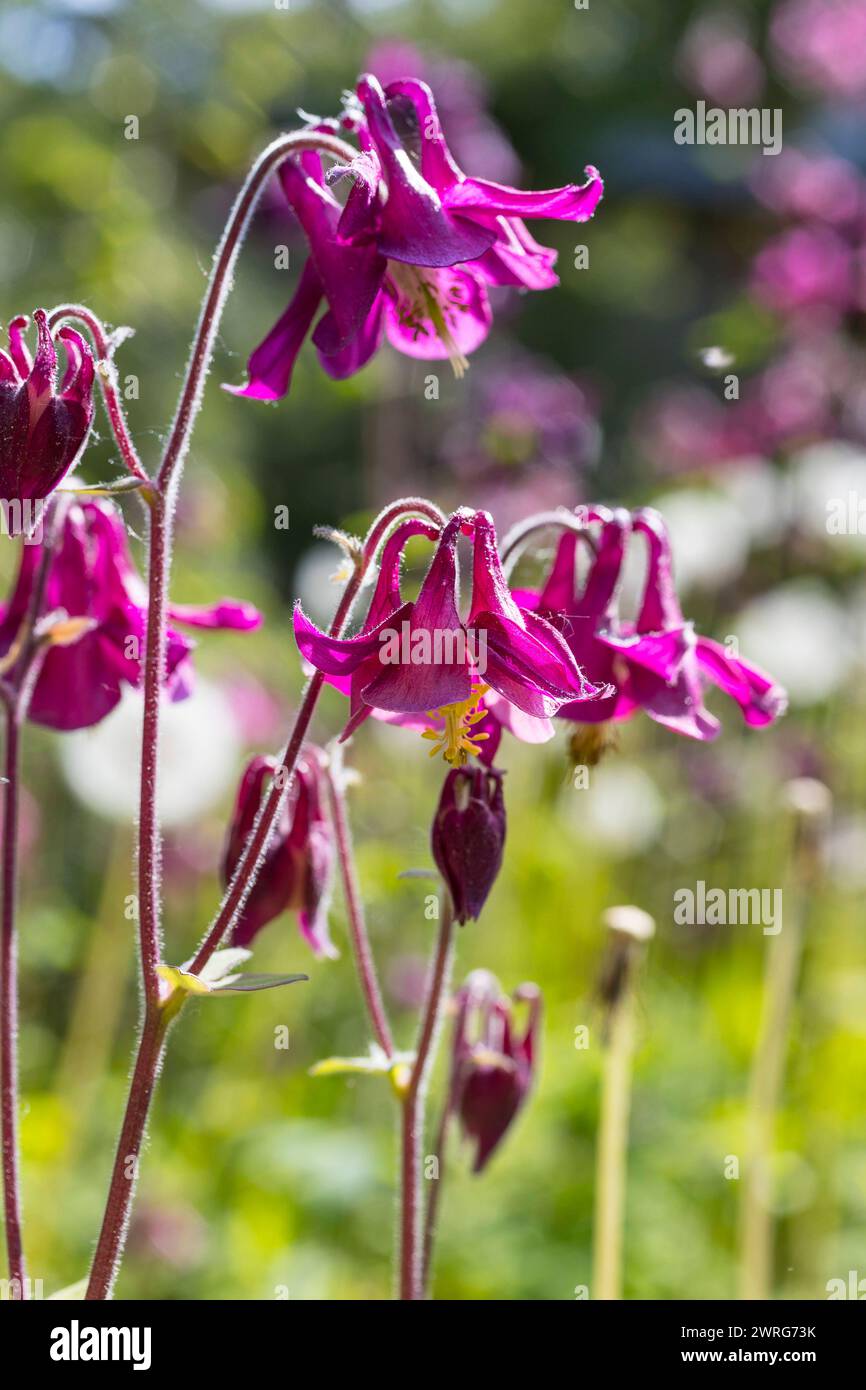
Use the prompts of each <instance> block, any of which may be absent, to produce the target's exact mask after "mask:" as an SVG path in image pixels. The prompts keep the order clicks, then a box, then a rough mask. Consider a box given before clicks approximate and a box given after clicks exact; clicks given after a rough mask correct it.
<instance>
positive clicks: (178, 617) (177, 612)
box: [168, 598, 263, 632]
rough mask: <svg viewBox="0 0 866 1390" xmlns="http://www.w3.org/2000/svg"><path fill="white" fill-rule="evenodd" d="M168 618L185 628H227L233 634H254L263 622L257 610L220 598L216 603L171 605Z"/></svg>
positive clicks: (246, 604)
mask: <svg viewBox="0 0 866 1390" xmlns="http://www.w3.org/2000/svg"><path fill="white" fill-rule="evenodd" d="M168 616H169V617H170V618H172V619H173V620H174V621H175V622H177V623H184V624H186V626H187V627H203V628H229V629H230V630H233V631H235V632H254V631H255V629H256V628H259V627H261V625H262V621H263V619H262V615H261V613H260V612H259V610H258V609H257V608H254V607H253V605H252V604H251V603H245V602H244V601H243V600H242V599H236V598H221V599H218V600H217V602H216V603H172V604H170V605H169V608H168Z"/></svg>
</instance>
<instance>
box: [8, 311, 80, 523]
mask: <svg viewBox="0 0 866 1390" xmlns="http://www.w3.org/2000/svg"><path fill="white" fill-rule="evenodd" d="M34 319H35V322H36V332H37V348H36V356H35V358H34V359H33V360H32V361H31V359H30V354H29V352H28V351H27V348H26V346H25V344H24V330H25V329H26V328H27V323H28V320H27V319H26V318H25V317H19V318H15V319H13V320H12V322H11V323H10V325H9V350H8V352H4V351H2V350H0V498H2V500H3V501H4V502H7V503H9V502H15V501H18V502H21V501H28V500H38V499H41V498H44V497H47V496H48V494H49V493H51V492H53V491H54V489H55V488H56V487H57V486H58V484H59V483H61V482H62V481H63V479H64V477H65V476H66V474H67V473H68V472H69V470H70V469H71V468H72V466H73V464H74V463H75V461H76V459H77V458H78V455H79V454H80V452H81V449H82V447H83V445H84V442H85V440H86V438H87V435H88V432H89V430H90V424H91V421H92V419H93V374H94V363H93V357H92V356H91V353H90V349H89V348H88V347H87V345H86V343H85V342H84V339H83V338H82V337H81V336H80V334H78V333H76V332H75V330H74V329H72V328H61V329H59V331H58V332H57V333H55V334H54V335H52V333H51V331H50V329H49V327H48V319H47V317H46V314H45V311H44V310H43V309H37V310H36V313H35V314H34ZM58 342H60V343H62V344H63V347H64V349H65V352H66V370H65V372H64V374H63V379H62V381H61V382H60V384H59V386H58V384H57V346H56V345H57V343H58Z"/></svg>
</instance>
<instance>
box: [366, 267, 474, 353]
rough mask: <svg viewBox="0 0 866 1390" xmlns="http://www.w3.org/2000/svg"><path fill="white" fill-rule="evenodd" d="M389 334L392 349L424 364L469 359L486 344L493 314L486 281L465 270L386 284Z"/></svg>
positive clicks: (390, 280) (392, 277) (421, 273)
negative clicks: (418, 359) (444, 360)
mask: <svg viewBox="0 0 866 1390" xmlns="http://www.w3.org/2000/svg"><path fill="white" fill-rule="evenodd" d="M386 288H387V291H388V293H387V295H386V296H384V300H385V330H386V332H387V335H388V341H389V342H390V343H391V346H392V347H395V348H397V350H398V351H399V352H403V353H405V354H406V355H407V356H408V357H420V358H423V359H424V360H426V361H441V360H442V359H444V358H452V359H454V358H459V357H464V356H468V354H469V353H471V352H474V351H475V349H476V348H477V347H479V346H480V345H481V343H483V342H484V340H485V338H486V337H487V335H488V333H489V332H490V329H491V326H492V324H493V312H492V310H491V308H490V301H489V300H488V298H487V291H486V289H485V288H484V284H483V282H482V281H481V280H480V279H479V277H478V276H477V275H475V274H474V273H473V272H472V271H471V270H469V269H467V268H466V267H465V266H462V267H455V268H454V269H448V270H424V271H419V272H417V275H416V276H413V277H411V278H408V277H407V280H406V282H405V283H402V284H401V283H398V282H397V279H396V277H395V275H393V274H390V275H389V276H388V280H387V282H386Z"/></svg>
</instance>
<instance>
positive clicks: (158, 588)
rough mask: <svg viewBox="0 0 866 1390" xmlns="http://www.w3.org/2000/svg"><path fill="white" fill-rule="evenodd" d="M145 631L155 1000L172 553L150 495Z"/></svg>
mask: <svg viewBox="0 0 866 1390" xmlns="http://www.w3.org/2000/svg"><path fill="white" fill-rule="evenodd" d="M148 510H149V513H150V532H149V537H148V553H149V561H148V588H149V599H148V605H147V634H146V638H145V657H144V718H143V721H142V726H141V784H140V796H139V814H138V915H139V929H138V930H139V946H140V952H141V971H142V984H143V987H144V995H145V999H146V1001H147V1002H148V1004H149V1005H151V1006H153V1007H155V1006H156V1005H157V1002H158V1000H159V976H158V975H157V973H156V970H157V966H158V965H159V962H160V955H161V946H160V903H161V893H160V883H161V872H162V841H161V836H160V829H159V812H158V808H157V775H158V758H159V715H160V704H161V701H162V687H163V678H164V673H165V644H166V605H167V591H168V582H167V578H168V565H169V552H170V544H171V540H170V531H169V521H168V517H167V512H166V506H165V500H164V499H163V498H162V497H160V496H156V495H155V496H154V497H153V498H152V500H151V504H150V507H149V509H148Z"/></svg>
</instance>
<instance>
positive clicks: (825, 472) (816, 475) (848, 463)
mask: <svg viewBox="0 0 866 1390" xmlns="http://www.w3.org/2000/svg"><path fill="white" fill-rule="evenodd" d="M791 491H792V508H793V514H794V519H795V520H796V521H797V522H798V524H799V525H800V527H801V528H802V529H803V531H805V532H806V533H807V535H810V536H815V537H817V538H819V539H821V540H824V541H829V542H830V543H832V544H836V545H845V546H851V547H853V548H854V549H856V550H866V453H864V451H863V450H862V449H858V448H855V446H854V445H853V444H847V443H845V442H844V440H840V439H834V440H828V441H826V442H825V443H822V444H814V445H812V447H811V448H809V449H804V450H803V451H802V452H801V453H800V454H798V455H797V456H796V457H795V458H794V459H793V460H792V464H791ZM861 504H862V505H861Z"/></svg>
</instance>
